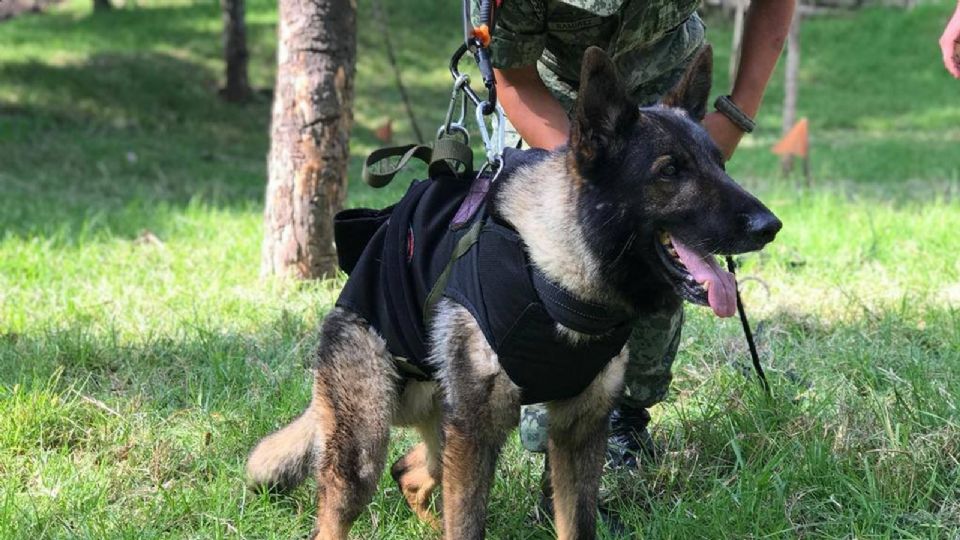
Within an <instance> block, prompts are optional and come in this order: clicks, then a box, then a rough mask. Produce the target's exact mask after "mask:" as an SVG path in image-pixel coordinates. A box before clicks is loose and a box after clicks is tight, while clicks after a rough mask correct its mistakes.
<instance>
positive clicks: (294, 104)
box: [261, 0, 356, 279]
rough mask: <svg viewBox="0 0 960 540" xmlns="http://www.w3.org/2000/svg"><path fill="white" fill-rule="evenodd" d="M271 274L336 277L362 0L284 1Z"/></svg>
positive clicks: (268, 239)
mask: <svg viewBox="0 0 960 540" xmlns="http://www.w3.org/2000/svg"><path fill="white" fill-rule="evenodd" d="M279 9H280V13H279V18H280V22H279V32H278V33H279V44H278V51H277V81H276V86H275V88H274V94H273V119H272V122H271V127H270V157H269V163H268V174H269V180H268V184H267V201H266V210H265V220H266V233H265V235H264V240H263V258H262V264H261V270H262V273H263V274H279V275H286V276H292V277H296V278H301V279H305V278H319V277H323V276H333V275H335V274H336V270H337V256H336V250H335V249H334V245H333V219H332V218H333V215H334V214H335V213H336V212H337V211H339V210H340V208H342V206H343V202H344V199H345V198H346V193H347V160H348V159H349V157H350V145H349V137H350V127H351V125H352V122H353V112H352V107H353V77H354V70H355V61H356V4H355V2H354V0H314V1H311V2H299V1H297V0H280V7H279Z"/></svg>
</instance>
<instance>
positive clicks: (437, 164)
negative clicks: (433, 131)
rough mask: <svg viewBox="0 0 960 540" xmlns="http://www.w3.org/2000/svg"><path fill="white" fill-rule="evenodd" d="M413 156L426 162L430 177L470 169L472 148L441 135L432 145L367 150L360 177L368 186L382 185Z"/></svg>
mask: <svg viewBox="0 0 960 540" xmlns="http://www.w3.org/2000/svg"><path fill="white" fill-rule="evenodd" d="M395 158H397V159H395ZM413 158H416V159H419V160H420V161H422V162H424V163H426V164H427V174H428V175H429V176H430V178H440V177H442V176H455V177H459V176H461V175H463V174H465V173H470V172H472V171H473V151H472V150H471V149H470V147H469V146H467V145H466V144H464V143H462V142H460V141H459V140H457V139H455V138H452V137H443V138H440V139H437V141H436V142H435V143H434V145H433V148H431V147H429V146H427V145H422V144H419V145H418V144H408V145H405V146H389V147H385V148H379V149H377V150H374V151H373V152H370V155H369V156H367V159H366V161H364V162H363V181H364V182H366V183H367V185H369V186H371V187H375V188H381V187H384V186H386V185H387V184H389V183H390V181H391V180H393V177H394V176H396V174H397V173H398V172H400V170H401V169H403V168H404V167H406V165H407V163H408V162H409V161H410V160H411V159H413Z"/></svg>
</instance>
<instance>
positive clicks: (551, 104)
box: [494, 66, 570, 150]
mask: <svg viewBox="0 0 960 540" xmlns="http://www.w3.org/2000/svg"><path fill="white" fill-rule="evenodd" d="M494 73H495V74H496V76H497V96H498V99H499V101H500V105H501V106H502V107H503V110H504V112H506V114H507V117H508V118H509V119H510V123H511V124H513V127H514V128H516V130H517V132H518V133H519V134H520V136H521V137H522V138H523V140H524V142H526V144H528V145H529V146H532V147H536V148H546V149H548V150H552V149H553V148H556V147H558V146H560V145H562V144H565V143H566V142H567V138H568V137H569V134H570V121H569V120H568V119H567V113H566V111H565V110H564V109H563V106H562V105H560V102H559V101H557V99H556V98H555V97H553V94H551V93H550V90H548V89H547V87H546V86H545V85H544V84H543V81H542V80H541V79H540V75H539V74H538V73H537V68H536V66H526V67H520V68H511V69H495V70H494Z"/></svg>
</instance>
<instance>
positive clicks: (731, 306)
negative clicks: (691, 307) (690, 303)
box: [671, 238, 737, 317]
mask: <svg viewBox="0 0 960 540" xmlns="http://www.w3.org/2000/svg"><path fill="white" fill-rule="evenodd" d="M671 240H672V241H673V247H674V248H675V249H676V250H677V255H679V256H680V260H681V261H683V265H684V266H686V267H687V271H689V272H690V275H691V276H693V279H695V280H697V282H699V283H707V302H709V303H710V307H711V308H713V312H714V313H716V314H717V317H732V316H733V314H734V313H736V312H737V283H736V281H735V278H734V276H733V274H731V273H730V272H727V271H726V270H724V269H722V268H720V266H719V265H717V259H716V258H715V257H714V256H713V255H706V256H704V255H701V254H699V253H697V252H696V251H694V250H692V249H690V248H689V247H687V246H685V245H683V244H682V243H680V242H679V241H677V239H676V238H672V239H671Z"/></svg>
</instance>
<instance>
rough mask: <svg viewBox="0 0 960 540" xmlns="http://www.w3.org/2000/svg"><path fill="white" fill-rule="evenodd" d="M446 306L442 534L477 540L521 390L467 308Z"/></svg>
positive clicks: (440, 347) (440, 342) (441, 344)
mask: <svg viewBox="0 0 960 540" xmlns="http://www.w3.org/2000/svg"><path fill="white" fill-rule="evenodd" d="M445 308H446V309H449V310H450V311H448V312H447V313H445V314H444V315H445V316H446V317H448V318H447V322H446V324H444V325H443V326H442V327H441V328H439V330H438V332H437V334H435V335H436V337H438V338H439V339H437V340H436V341H435V343H437V349H436V350H435V351H434V352H435V354H436V355H437V360H438V361H440V362H441V363H442V365H441V370H440V380H441V386H442V388H443V392H444V395H443V400H444V407H443V420H442V425H443V429H442V434H443V525H444V537H445V538H446V539H447V540H474V539H479V538H483V537H484V525H485V522H486V514H487V496H488V495H489V493H490V487H491V485H492V483H493V476H494V472H495V469H496V464H497V456H498V454H499V453H500V448H501V447H502V446H503V443H504V441H505V440H506V437H507V435H508V434H509V433H510V430H511V429H513V428H514V427H516V425H517V422H518V419H519V417H520V390H519V388H517V386H516V385H515V384H513V382H511V381H510V378H509V377H508V376H507V374H506V373H505V372H504V371H503V369H502V368H501V367H500V364H499V363H498V362H497V357H496V355H495V354H494V353H493V351H492V350H491V348H490V346H489V345H488V344H487V342H486V340H485V339H484V337H483V334H482V333H481V332H480V329H479V327H478V326H477V324H476V322H475V321H474V320H473V318H472V317H471V316H470V315H469V313H468V312H467V311H466V310H464V309H463V308H459V307H451V306H449V305H447V306H445ZM438 318H439V317H438ZM440 355H442V356H440Z"/></svg>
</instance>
